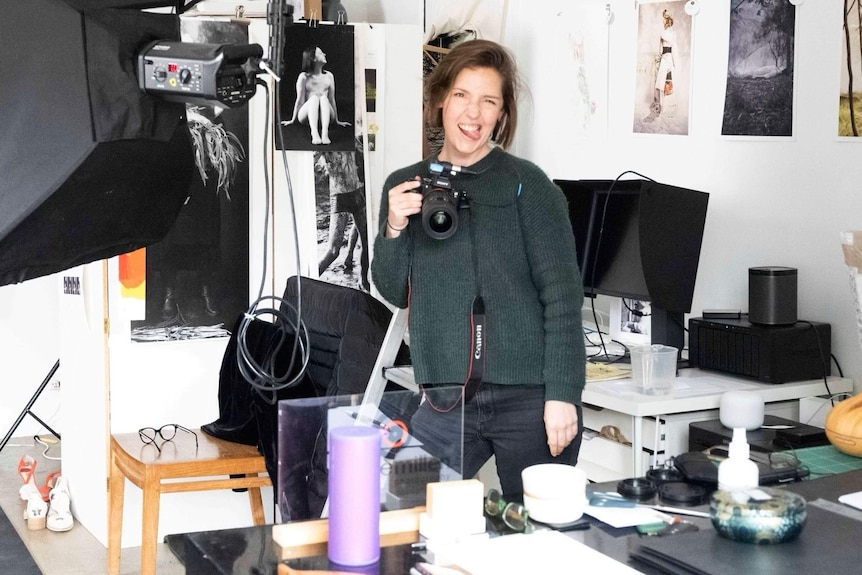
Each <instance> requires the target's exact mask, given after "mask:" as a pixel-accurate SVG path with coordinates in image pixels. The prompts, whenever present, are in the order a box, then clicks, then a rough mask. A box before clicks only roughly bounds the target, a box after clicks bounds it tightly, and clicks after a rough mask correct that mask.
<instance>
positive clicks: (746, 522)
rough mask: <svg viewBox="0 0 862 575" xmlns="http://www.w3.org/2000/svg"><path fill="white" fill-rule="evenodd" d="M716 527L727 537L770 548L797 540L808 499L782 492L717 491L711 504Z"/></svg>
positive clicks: (769, 490)
mask: <svg viewBox="0 0 862 575" xmlns="http://www.w3.org/2000/svg"><path fill="white" fill-rule="evenodd" d="M709 514H710V518H711V519H712V525H713V527H715V529H716V531H718V533H719V534H720V535H722V536H723V537H726V538H728V539H732V540H733V541H740V542H743V543H754V544H758V545H768V544H772V543H785V542H787V541H792V540H794V539H796V538H797V537H798V536H799V534H800V533H801V532H802V528H803V527H805V519H806V518H807V516H808V513H807V511H806V510H805V499H803V498H802V497H800V496H799V495H796V494H795V493H791V492H789V491H784V490H781V489H771V488H768V487H758V488H756V489H749V490H746V491H736V492H730V491H716V492H714V493H713V494H712V497H711V498H710V502H709Z"/></svg>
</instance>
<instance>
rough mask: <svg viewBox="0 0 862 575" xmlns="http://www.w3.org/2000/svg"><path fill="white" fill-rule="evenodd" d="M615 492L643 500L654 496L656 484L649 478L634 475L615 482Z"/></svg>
mask: <svg viewBox="0 0 862 575" xmlns="http://www.w3.org/2000/svg"><path fill="white" fill-rule="evenodd" d="M617 493H619V494H620V495H622V496H623V497H626V498H628V499H637V500H638V501H644V500H646V499H650V498H652V497H654V496H655V493H656V485H655V483H654V482H652V481H650V480H649V479H644V478H643V477H634V478H632V479H623V480H622V481H620V482H619V483H617Z"/></svg>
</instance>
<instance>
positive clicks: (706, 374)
mask: <svg viewBox="0 0 862 575" xmlns="http://www.w3.org/2000/svg"><path fill="white" fill-rule="evenodd" d="M827 381H828V382H829V389H828V391H827V389H826V385H825V383H824V382H823V380H822V379H817V380H809V381H797V382H790V383H781V384H763V383H758V382H756V381H751V380H746V379H741V378H737V377H732V376H729V375H725V374H721V373H717V372H710V371H701V370H698V369H684V370H681V371H680V374H679V377H678V378H677V380H676V382H675V384H674V391H673V392H672V393H670V394H668V395H658V396H656V395H645V394H642V393H638V392H636V391H635V388H634V385H633V384H632V382H631V380H628V379H622V380H612V381H601V382H589V383H587V386H586V388H585V389H584V393H583V402H584V404H588V405H593V406H596V407H599V408H603V409H608V410H611V411H613V412H618V413H621V414H625V415H627V416H630V417H631V420H632V437H631V442H632V450H631V451H632V466H633V467H632V469H633V470H635V472H636V473H635V475H639V473H640V472H639V471H638V470H642V469H643V468H644V462H643V448H644V432H643V426H644V418H645V417H655V418H656V419H661V418H662V417H665V416H669V415H673V414H680V413H692V412H700V411H708V410H717V409H718V407H719V404H720V401H721V396H722V394H723V393H724V392H726V391H731V390H738V389H741V390H749V391H755V392H757V393H758V394H760V396H761V397H763V401H764V402H765V403H766V404H767V408H768V407H769V404H770V403H778V402H786V401H794V400H799V399H801V398H803V397H811V396H818V395H826V394H829V393H832V394H834V393H840V392H849V391H852V390H853V380H852V379H850V378H839V377H830V378H828V380H827ZM671 455H675V453H672V454H671Z"/></svg>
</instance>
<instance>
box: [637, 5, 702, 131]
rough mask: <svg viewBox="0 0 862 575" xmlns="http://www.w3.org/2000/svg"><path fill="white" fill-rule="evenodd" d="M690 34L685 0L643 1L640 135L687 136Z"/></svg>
mask: <svg viewBox="0 0 862 575" xmlns="http://www.w3.org/2000/svg"><path fill="white" fill-rule="evenodd" d="M691 36H692V28H691V16H689V15H688V14H686V12H685V2H680V1H677V2H654V3H642V4H639V5H638V42H637V46H638V53H637V70H636V74H635V76H636V82H635V105H634V122H633V131H634V132H635V133H641V134H674V135H683V136H684V135H688V131H689V107H690V102H691V47H692V38H691Z"/></svg>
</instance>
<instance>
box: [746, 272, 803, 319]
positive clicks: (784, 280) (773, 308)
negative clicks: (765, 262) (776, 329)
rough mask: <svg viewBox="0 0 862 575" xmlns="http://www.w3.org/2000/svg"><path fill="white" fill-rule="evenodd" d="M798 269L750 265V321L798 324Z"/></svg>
mask: <svg viewBox="0 0 862 575" xmlns="http://www.w3.org/2000/svg"><path fill="white" fill-rule="evenodd" d="M796 275H797V274H796V268H787V267H780V266H766V267H758V268H748V321H750V322H751V323H762V324H766V325H788V324H793V323H796Z"/></svg>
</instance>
